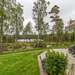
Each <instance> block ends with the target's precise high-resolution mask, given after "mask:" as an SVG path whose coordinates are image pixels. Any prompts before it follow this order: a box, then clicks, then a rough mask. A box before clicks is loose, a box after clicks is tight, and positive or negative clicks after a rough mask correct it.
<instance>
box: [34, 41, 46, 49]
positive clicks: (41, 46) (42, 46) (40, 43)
mask: <svg viewBox="0 0 75 75" xmlns="http://www.w3.org/2000/svg"><path fill="white" fill-rule="evenodd" d="M34 48H46V43H45V42H44V41H40V42H39V43H38V42H35V44H34Z"/></svg>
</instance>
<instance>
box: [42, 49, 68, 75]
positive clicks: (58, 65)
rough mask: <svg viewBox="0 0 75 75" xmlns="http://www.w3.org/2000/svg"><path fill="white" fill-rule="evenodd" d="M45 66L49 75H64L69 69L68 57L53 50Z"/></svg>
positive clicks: (49, 52)
mask: <svg viewBox="0 0 75 75" xmlns="http://www.w3.org/2000/svg"><path fill="white" fill-rule="evenodd" d="M43 66H44V69H45V71H46V72H47V74H48V75H64V74H65V70H66V68H67V56H65V55H64V54H63V53H59V52H55V51H53V50H51V51H48V53H47V55H46V59H45V61H44V65H43Z"/></svg>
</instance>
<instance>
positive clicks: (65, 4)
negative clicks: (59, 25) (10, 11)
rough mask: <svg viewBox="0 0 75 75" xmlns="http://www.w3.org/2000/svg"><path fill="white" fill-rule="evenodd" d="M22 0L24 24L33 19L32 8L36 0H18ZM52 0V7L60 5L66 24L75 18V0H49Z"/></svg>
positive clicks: (20, 0)
mask: <svg viewBox="0 0 75 75" xmlns="http://www.w3.org/2000/svg"><path fill="white" fill-rule="evenodd" d="M17 1H18V2H20V3H21V4H22V5H23V6H24V7H23V9H24V13H23V16H24V19H25V21H24V25H25V24H26V23H27V22H29V21H31V22H32V23H33V24H34V21H33V20H32V17H33V16H32V9H33V2H34V1H36V0H17ZM47 1H50V7H52V6H54V5H58V6H59V7H60V11H61V12H60V16H61V18H62V19H63V21H64V24H65V26H66V25H67V23H68V21H69V20H70V19H75V0H47Z"/></svg>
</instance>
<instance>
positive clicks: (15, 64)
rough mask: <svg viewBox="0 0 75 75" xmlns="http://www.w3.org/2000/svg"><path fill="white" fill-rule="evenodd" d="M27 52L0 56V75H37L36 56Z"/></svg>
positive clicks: (34, 52)
mask: <svg viewBox="0 0 75 75" xmlns="http://www.w3.org/2000/svg"><path fill="white" fill-rule="evenodd" d="M40 52H41V51H29V52H20V53H11V54H4V55H0V75H39V67H38V61H37V55H38V54H40Z"/></svg>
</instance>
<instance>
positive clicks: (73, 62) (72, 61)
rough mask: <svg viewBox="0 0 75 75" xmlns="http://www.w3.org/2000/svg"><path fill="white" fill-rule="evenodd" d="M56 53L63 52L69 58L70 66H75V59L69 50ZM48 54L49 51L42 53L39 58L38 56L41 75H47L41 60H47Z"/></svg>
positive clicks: (60, 50)
mask: <svg viewBox="0 0 75 75" xmlns="http://www.w3.org/2000/svg"><path fill="white" fill-rule="evenodd" d="M54 50H55V51H56V52H62V53H64V54H65V55H67V56H68V63H69V64H75V58H74V57H73V56H72V55H71V54H69V53H68V49H54ZM46 53H47V51H45V52H43V53H41V54H40V55H39V56H38V64H39V69H40V75H47V74H46V73H45V72H44V70H43V68H42V63H41V59H42V60H43V59H44V58H45V54H46ZM40 57H41V59H40ZM70 67H71V65H69V68H70Z"/></svg>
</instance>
